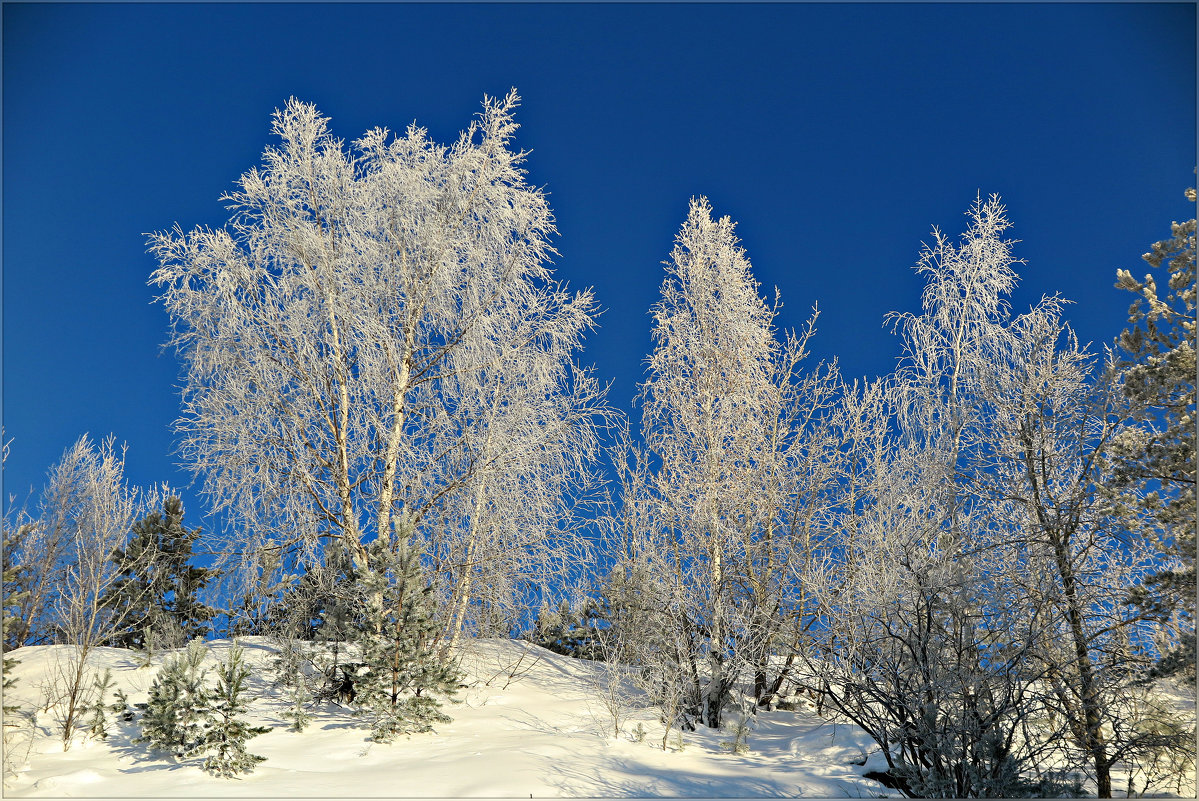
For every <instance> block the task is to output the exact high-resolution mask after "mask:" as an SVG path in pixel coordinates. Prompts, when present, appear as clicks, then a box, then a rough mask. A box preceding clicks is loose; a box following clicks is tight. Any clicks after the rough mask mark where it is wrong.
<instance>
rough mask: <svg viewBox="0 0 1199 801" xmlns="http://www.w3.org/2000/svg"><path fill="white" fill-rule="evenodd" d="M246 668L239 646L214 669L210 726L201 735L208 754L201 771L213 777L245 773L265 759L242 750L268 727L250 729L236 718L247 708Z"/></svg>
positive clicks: (248, 672) (245, 723)
mask: <svg viewBox="0 0 1199 801" xmlns="http://www.w3.org/2000/svg"><path fill="white" fill-rule="evenodd" d="M249 676H250V668H249V667H248V666H247V665H246V663H245V661H244V654H243V652H242V649H241V646H239V645H236V644H235V645H234V646H233V648H232V649H230V651H229V656H228V657H227V658H226V659H225V661H224V662H222V663H221V665H220V667H218V668H217V687H216V692H215V693H214V694H213V696H212V699H213V704H212V715H211V725H210V727H209V728H208V730H207V731H206V733H205V743H204V747H205V750H208V751H211V752H212V753H211V754H209V756H208V758H207V759H206V760H204V770H206V771H208V772H209V773H211V774H213V775H214V776H221V777H224V778H232V777H234V776H236V775H238V774H239V773H249V772H251V771H253V770H254V766H255V765H257V764H258V763H259V762H263V761H265V760H266V757H263V756H258V755H257V754H251V753H250V752H249V751H247V750H246V741H247V740H249V739H250V738H251V737H256V736H258V735H259V734H266V733H267V732H268V731H270V728H269V727H265V726H251V725H250V724H249V723H247V722H246V721H245V720H243V719H242V718H241V717H240V716H241V715H243V714H244V713H245V711H246V709H247V708H248V705H249V701H250V700H251V699H249V698H248V691H247V689H246V679H247V678H249Z"/></svg>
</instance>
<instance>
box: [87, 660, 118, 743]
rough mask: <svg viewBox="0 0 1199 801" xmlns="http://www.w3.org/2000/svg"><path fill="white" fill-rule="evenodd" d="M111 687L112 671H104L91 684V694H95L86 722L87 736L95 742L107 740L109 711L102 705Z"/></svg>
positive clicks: (109, 708)
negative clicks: (89, 716) (95, 740)
mask: <svg viewBox="0 0 1199 801" xmlns="http://www.w3.org/2000/svg"><path fill="white" fill-rule="evenodd" d="M111 686H112V671H111V670H107V669H106V670H105V671H104V674H103V675H102V676H98V677H96V678H95V679H94V681H93V684H92V692H94V693H95V700H93V701H92V704H91V708H90V709H89V710H88V711H89V712H90V713H91V719H90V720H89V722H88V727H87V735H88V737H92V738H94V739H97V740H107V739H108V716H107V714H106V713H107V712H109V711H111V707H108V706H106V705H105V703H104V697H105V696H106V695H108V690H109V688H110V687H111Z"/></svg>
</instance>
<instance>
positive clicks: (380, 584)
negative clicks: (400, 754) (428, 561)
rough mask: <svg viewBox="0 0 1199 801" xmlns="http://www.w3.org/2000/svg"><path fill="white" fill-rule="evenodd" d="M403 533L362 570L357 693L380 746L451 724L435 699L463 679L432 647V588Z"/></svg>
mask: <svg viewBox="0 0 1199 801" xmlns="http://www.w3.org/2000/svg"><path fill="white" fill-rule="evenodd" d="M397 528H401V527H400V526H397ZM404 528H406V529H407V530H406V531H405V532H404V536H402V537H397V541H396V542H395V543H394V544H393V543H390V542H388V541H386V540H385V541H382V542H381V541H378V540H376V541H375V542H374V543H372V544H371V545H370V547H369V548H368V558H369V560H370V563H369V564H368V565H365V566H363V565H360V566H359V569H358V571H357V584H358V587H359V588H360V590H361V597H362V599H363V610H362V620H361V628H360V629H359V645H360V647H361V658H362V662H363V665H364V667H363V669H362V670H361V671H360V672H359V673H358V674H357V676H356V678H355V682H354V689H355V691H356V701H357V703H358V704H359V705H360V714H363V715H367V716H369V717H370V718H371V737H372V739H373V740H375V742H381V743H388V742H391V741H392V740H394V739H395V738H396V737H397V736H399V735H401V734H412V733H420V732H429V731H432V730H433V724H435V723H448V722H449V721H450V720H451V718H450V717H449V716H448V715H446V714H445V713H444V712H442V711H441V708H440V707H441V704H440V703H439V702H438V701H437V700H436V698H434V696H435V695H444V696H453V694H454V693H455V692H456V691H457V686H458V680H459V673H458V670H457V667H456V666H455V665H453V664H452V663H450V662H449V661H447V660H446V659H445V657H443V656H442V655H441V653H440V652H439V651H438V650H437V649H435V648H434V647H433V642H434V638H435V636H436V634H437V632H438V631H439V630H440V626H439V624H438V623H437V621H436V620H435V619H434V602H433V596H432V589H433V588H432V587H430V586H429V585H428V584H427V583H426V581H425V577H424V573H423V571H422V569H421V564H420V552H419V551H418V550H417V549H416V548H415V547H414V546H413V545H412V543H411V541H410V536H411V527H410V526H405V527H404ZM398 533H399V532H397V534H398Z"/></svg>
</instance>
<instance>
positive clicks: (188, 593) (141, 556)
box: [102, 496, 217, 651]
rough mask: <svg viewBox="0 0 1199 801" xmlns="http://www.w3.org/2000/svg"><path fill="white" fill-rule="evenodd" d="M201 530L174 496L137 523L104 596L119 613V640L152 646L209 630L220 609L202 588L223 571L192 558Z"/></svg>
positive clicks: (116, 557)
mask: <svg viewBox="0 0 1199 801" xmlns="http://www.w3.org/2000/svg"><path fill="white" fill-rule="evenodd" d="M199 536H200V529H198V528H196V529H191V530H189V529H187V528H185V527H184V526H183V503H182V502H181V501H180V500H179V498H177V497H174V496H171V497H169V498H167V499H166V501H165V503H164V504H163V511H162V512H153V513H151V514H149V515H147V516H146V517H145V518H144V519H142V520H140V521H138V522H137V523H135V524H134V525H133V531H132V534H131V536H130V539H129V542H128V544H127V545H126V546H125V547H124V548H118V549H117V550H116V551H115V552H114V553H113V555H112V561H113V562H115V563H116V564H117V565H119V566H120V570H121V574H120V575H119V576H118V578H117V579H116V581H115V582H114V583H113V585H112V586H111V587H110V588H109V590H108V591H107V592H106V593H105V594H104V597H103V599H102V603H103V604H104V605H105V606H106V607H108V608H110V609H114V610H117V614H118V615H119V618H118V621H117V623H116V625H115V626H114V628H115V630H116V631H117V632H118V634H117V636H116V637H114V638H113V640H112V644H113V645H115V646H118V647H123V648H141V649H145V650H147V651H151V650H154V649H157V648H163V647H167V648H169V647H175V646H177V645H179V644H182V643H183V642H185V641H187V640H190V639H193V638H195V637H199V636H201V635H202V634H203V633H204V631H205V629H206V628H207V623H208V621H210V620H211V619H212V618H213V617H214V616H215V615H216V612H217V610H215V609H213V608H212V607H209V606H207V605H205V604H203V603H201V602H200V600H199V599H198V598H197V594H198V593H199V592H200V591H201V590H203V589H204V587H205V586H206V585H207V584H208V583H209V582H210V581H211V580H212V579H213V578H214V577H215V576H216V575H217V571H216V570H213V569H211V568H205V567H196V566H194V565H190V564H188V563H189V562H190V561H191V559H192V558H193V556H194V553H193V548H194V546H195V542H196V540H197V539H198V538H199Z"/></svg>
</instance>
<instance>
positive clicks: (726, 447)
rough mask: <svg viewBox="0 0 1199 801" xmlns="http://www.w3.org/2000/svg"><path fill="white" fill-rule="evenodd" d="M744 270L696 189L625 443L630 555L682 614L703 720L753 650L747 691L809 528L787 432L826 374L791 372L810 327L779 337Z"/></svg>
mask: <svg viewBox="0 0 1199 801" xmlns="http://www.w3.org/2000/svg"><path fill="white" fill-rule="evenodd" d="M750 270H751V267H750V263H749V260H748V258H746V255H745V252H744V251H743V250H742V249H741V248H740V247H739V246H738V243H737V239H736V237H735V235H734V224H733V222H732V220H731V219H729V218H728V217H723V218H720V219H714V218H713V216H712V208H711V205H710V204H709V202H708V200H707V199H706V198H697V199H693V200H692V201H691V204H690V208H689V210H688V214H687V219H686V220H685V221H684V223H683V225H682V227H681V229H680V231H679V234H678V236H677V238H676V240H675V247H674V249H673V250H672V252H671V260H670V261H669V262H667V263H666V273H667V274H666V279H665V281H664V282H663V285H662V299H661V301H660V302H659V303H658V304H657V305H656V306H655V307H654V309H653V312H652V314H653V319H654V331H653V337H654V350H653V352H652V353H651V354H650V356H649V358H648V363H649V368H648V372H649V375H648V376H647V378H646V381H645V383H644V384H643V385H642V389H641V403H642V436H643V440H644V453H643V454H641V455H640V456H638V457H635V460H639V463H640V464H641V466H642V467H641V468H638V469H636V470H634V471H633V472H631V473H629V474H628V475H627V476H626V478H628V479H630V480H629V481H626V482H625V484H626V486H625V487H624V494H625V498H624V501H623V503H624V504H625V507H626V512H625V514H626V515H628V514H630V513H631V514H633V517H626V520H628V521H630V522H632V523H633V524H634V531H632V535H633V539H632V540H631V541H630V542H632V543H633V544H634V547H633V551H634V552H633V553H632V554H630V555H631V556H632V557H633V558H632V562H633V563H634V564H636V565H639V568H645V569H649V570H651V571H657V572H658V573H659V574H660V578H661V580H662V582H663V586H665V587H671V588H673V590H672V592H673V593H674V595H673V596H672V597H671V598H670V600H669V601H668V602H666V603H665V605H661V606H660V608H661V609H663V610H665V608H666V606H673V607H674V609H673V610H672V613H671V614H670V615H668V616H667V618H666V619H665V620H664V621H663V625H671V626H677V625H679V624H680V620H682V619H683V618H685V619H686V622H685V623H684V624H683V625H684V626H685V628H686V630H687V631H686V632H685V633H684V634H685V636H686V637H687V641H688V642H689V643H690V648H689V653H687V654H686V655H685V663H688V664H686V666H685V669H683V670H680V671H677V673H678V674H679V675H689V676H691V677H692V678H693V680H694V681H695V682H696V688H695V691H694V692H693V693H691V694H690V695H691V697H692V698H693V700H694V702H695V703H696V704H697V705H698V708H697V709H696V710H694V714H695V715H696V716H697V717H698V718H699V720H701V721H702V722H703V723H705V724H706V725H709V726H716V725H719V722H720V715H721V708H722V706H723V704H724V702H725V701H726V700H727V699H728V697H729V693H730V692H731V690H732V686H733V683H734V681H735V679H736V676H737V674H738V673H739V671H740V669H741V668H742V667H743V666H744V665H750V664H752V665H754V671H755V673H757V674H758V675H757V681H756V684H757V685H758V687H757V689H758V694H759V695H764V694H765V693H766V689H767V683H768V682H767V678H766V674H765V666H766V665H767V663H768V655H769V652H770V650H771V643H772V641H773V639H774V638H775V637H776V636H777V634H778V629H779V621H780V619H781V618H782V613H783V610H784V609H786V608H787V607H789V606H791V605H792V604H793V601H792V598H793V597H794V594H793V593H792V592H791V591H790V590H791V589H793V588H792V587H791V586H790V585H789V584H788V581H789V579H790V578H791V577H792V576H793V575H794V569H793V568H794V564H793V561H794V559H795V558H796V553H797V552H798V551H799V550H800V548H799V546H798V543H799V542H800V541H801V540H804V535H805V534H807V535H809V536H808V537H807V540H806V542H807V545H809V546H810V545H811V543H812V539H811V537H810V534H811V529H810V528H809V527H807V526H806V523H809V522H811V520H810V518H811V514H813V513H814V512H815V511H816V510H817V509H818V508H819V498H818V495H819V491H818V490H819V486H820V484H821V482H822V481H823V480H824V479H823V475H824V474H823V472H822V470H821V467H820V461H821V460H820V459H819V458H813V453H814V452H815V451H816V450H818V449H816V448H814V447H811V441H809V440H808V439H806V438H805V437H803V436H801V434H810V433H812V427H809V426H808V424H809V423H811V422H812V421H813V420H815V419H818V418H820V416H821V410H822V409H823V408H824V407H826V406H827V405H828V401H829V397H830V393H831V389H830V388H831V386H832V381H833V378H834V373H833V372H832V371H824V372H821V371H817V372H816V373H815V374H813V375H814V377H813V378H812V379H811V380H808V381H805V380H801V376H800V374H799V371H798V365H799V364H800V362H801V361H802V360H803V359H804V357H805V356H806V355H807V354H806V348H805V345H806V342H807V337H808V336H809V335H810V334H811V332H812V328H811V326H810V325H809V328H808V330H807V331H806V332H805V333H804V335H803V336H800V337H797V336H794V335H790V336H788V337H787V339H786V341H785V342H780V341H779V340H778V338H777V336H776V332H775V329H774V317H775V312H776V309H775V308H771V307H770V306H768V305H767V304H766V302H765V301H764V300H763V298H762V297H761V296H760V295H759V294H758V283H757V281H755V280H754V278H753V276H752V274H751V271H750ZM776 307H777V304H776ZM805 415H806V416H807V417H805ZM805 429H806V430H805ZM814 440H815V438H813V440H812V441H814ZM801 464H807V465H808V466H810V467H814V468H815V469H813V470H812V471H810V472H805V471H803V470H800V469H798V467H799V465H801ZM801 475H802V476H804V477H805V478H806V479H808V480H809V482H810V484H809V486H807V487H806V488H805V489H806V490H808V492H807V495H808V497H807V498H806V501H810V504H811V505H810V506H807V507H806V508H805V504H802V503H801V504H797V503H796V499H797V498H798V497H799V495H801V494H804V493H801V492H799V491H798V490H797V486H796V478H797V476H801ZM638 508H640V509H642V512H640V513H639V512H636V511H635V510H636V509H638ZM638 514H641V515H642V518H641V519H639V520H638V519H636V517H637V515H638ZM805 515H807V519H806V520H805ZM621 527H622V526H621V525H618V526H617V528H621ZM678 609H683V610H685V614H683V616H682V617H680V616H679V614H678V613H677V610H678ZM700 663H702V664H700Z"/></svg>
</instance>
